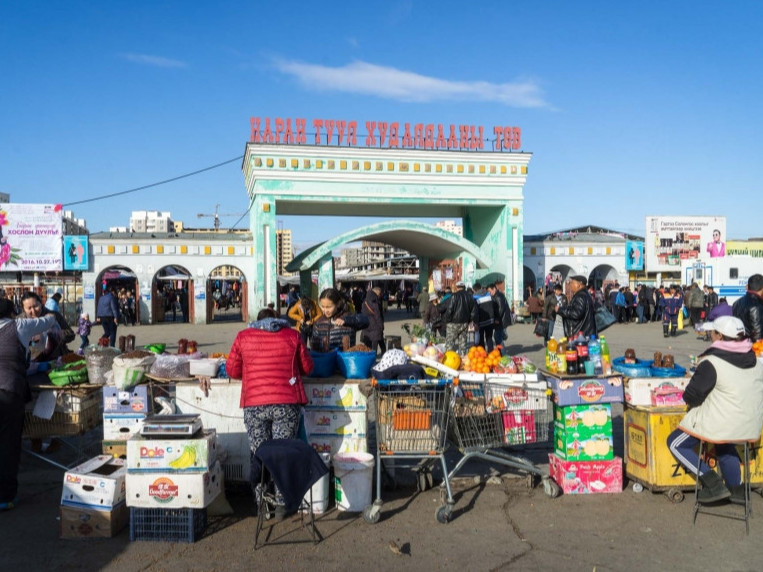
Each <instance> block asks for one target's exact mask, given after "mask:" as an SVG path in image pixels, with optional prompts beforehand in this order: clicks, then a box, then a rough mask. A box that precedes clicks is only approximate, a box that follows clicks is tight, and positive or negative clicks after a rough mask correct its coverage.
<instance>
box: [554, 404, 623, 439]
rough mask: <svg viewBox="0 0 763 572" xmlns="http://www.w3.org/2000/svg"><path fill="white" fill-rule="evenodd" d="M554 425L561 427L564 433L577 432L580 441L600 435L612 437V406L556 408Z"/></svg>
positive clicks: (568, 406)
mask: <svg viewBox="0 0 763 572" xmlns="http://www.w3.org/2000/svg"><path fill="white" fill-rule="evenodd" d="M554 423H558V424H560V425H563V426H564V429H565V431H570V430H574V431H577V433H578V436H579V438H581V439H587V438H588V437H590V436H591V435H594V434H596V435H598V434H601V433H604V434H605V435H612V406H611V405H610V404H609V403H601V404H597V405H567V406H564V407H560V406H556V407H554Z"/></svg>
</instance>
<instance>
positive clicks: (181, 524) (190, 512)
mask: <svg viewBox="0 0 763 572" xmlns="http://www.w3.org/2000/svg"><path fill="white" fill-rule="evenodd" d="M217 457H218V444H217V433H216V432H215V430H214V429H201V430H199V431H198V432H197V433H196V434H195V435H194V436H193V437H162V438H156V437H152V438H147V437H143V436H141V435H140V434H137V435H134V436H133V437H131V438H130V439H129V440H128V441H127V461H126V464H127V477H126V500H127V506H128V507H129V508H130V540H131V541H135V540H147V541H160V542H195V541H196V540H198V539H199V538H200V537H201V535H202V534H203V532H204V529H205V528H206V525H207V507H208V506H209V505H210V504H211V503H212V502H213V501H214V500H215V499H216V498H217V497H218V495H220V493H221V492H222V490H223V471H222V467H221V465H220V461H219V460H218V458H217Z"/></svg>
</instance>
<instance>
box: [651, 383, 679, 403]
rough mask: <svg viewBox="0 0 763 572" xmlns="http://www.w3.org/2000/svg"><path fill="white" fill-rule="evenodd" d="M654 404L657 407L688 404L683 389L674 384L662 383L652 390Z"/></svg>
mask: <svg viewBox="0 0 763 572" xmlns="http://www.w3.org/2000/svg"><path fill="white" fill-rule="evenodd" d="M651 400H652V405H654V406H655V407H666V406H667V407H675V406H681V405H686V402H684V392H683V390H682V389H678V388H677V387H673V386H672V385H660V386H658V387H655V388H654V389H653V390H652V391H651Z"/></svg>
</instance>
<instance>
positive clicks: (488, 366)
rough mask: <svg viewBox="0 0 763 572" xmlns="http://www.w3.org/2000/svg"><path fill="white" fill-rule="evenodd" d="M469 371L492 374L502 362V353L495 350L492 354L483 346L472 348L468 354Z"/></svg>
mask: <svg viewBox="0 0 763 572" xmlns="http://www.w3.org/2000/svg"><path fill="white" fill-rule="evenodd" d="M466 357H467V358H468V360H464V361H467V362H468V371H473V372H475V373H490V372H492V371H493V368H494V367H495V366H497V365H498V364H499V363H500V361H501V351H500V350H497V349H495V350H493V351H491V352H490V353H488V352H487V350H485V348H483V347H482V346H472V347H471V348H469V352H468V353H467V354H466Z"/></svg>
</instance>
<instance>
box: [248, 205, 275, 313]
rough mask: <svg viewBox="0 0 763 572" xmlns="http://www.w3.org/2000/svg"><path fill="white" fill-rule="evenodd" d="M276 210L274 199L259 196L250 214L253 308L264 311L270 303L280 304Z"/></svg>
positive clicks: (250, 305) (251, 306) (251, 304)
mask: <svg viewBox="0 0 763 572" xmlns="http://www.w3.org/2000/svg"><path fill="white" fill-rule="evenodd" d="M275 208H276V206H275V200H273V198H272V197H271V196H268V195H257V196H256V197H255V198H254V201H253V204H252V208H251V211H250V215H249V220H250V228H251V231H252V242H253V246H254V286H253V289H252V298H253V299H252V300H251V302H250V304H249V307H250V308H264V307H265V306H267V304H268V302H275V303H276V304H277V303H278V271H277V268H276V212H275Z"/></svg>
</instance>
